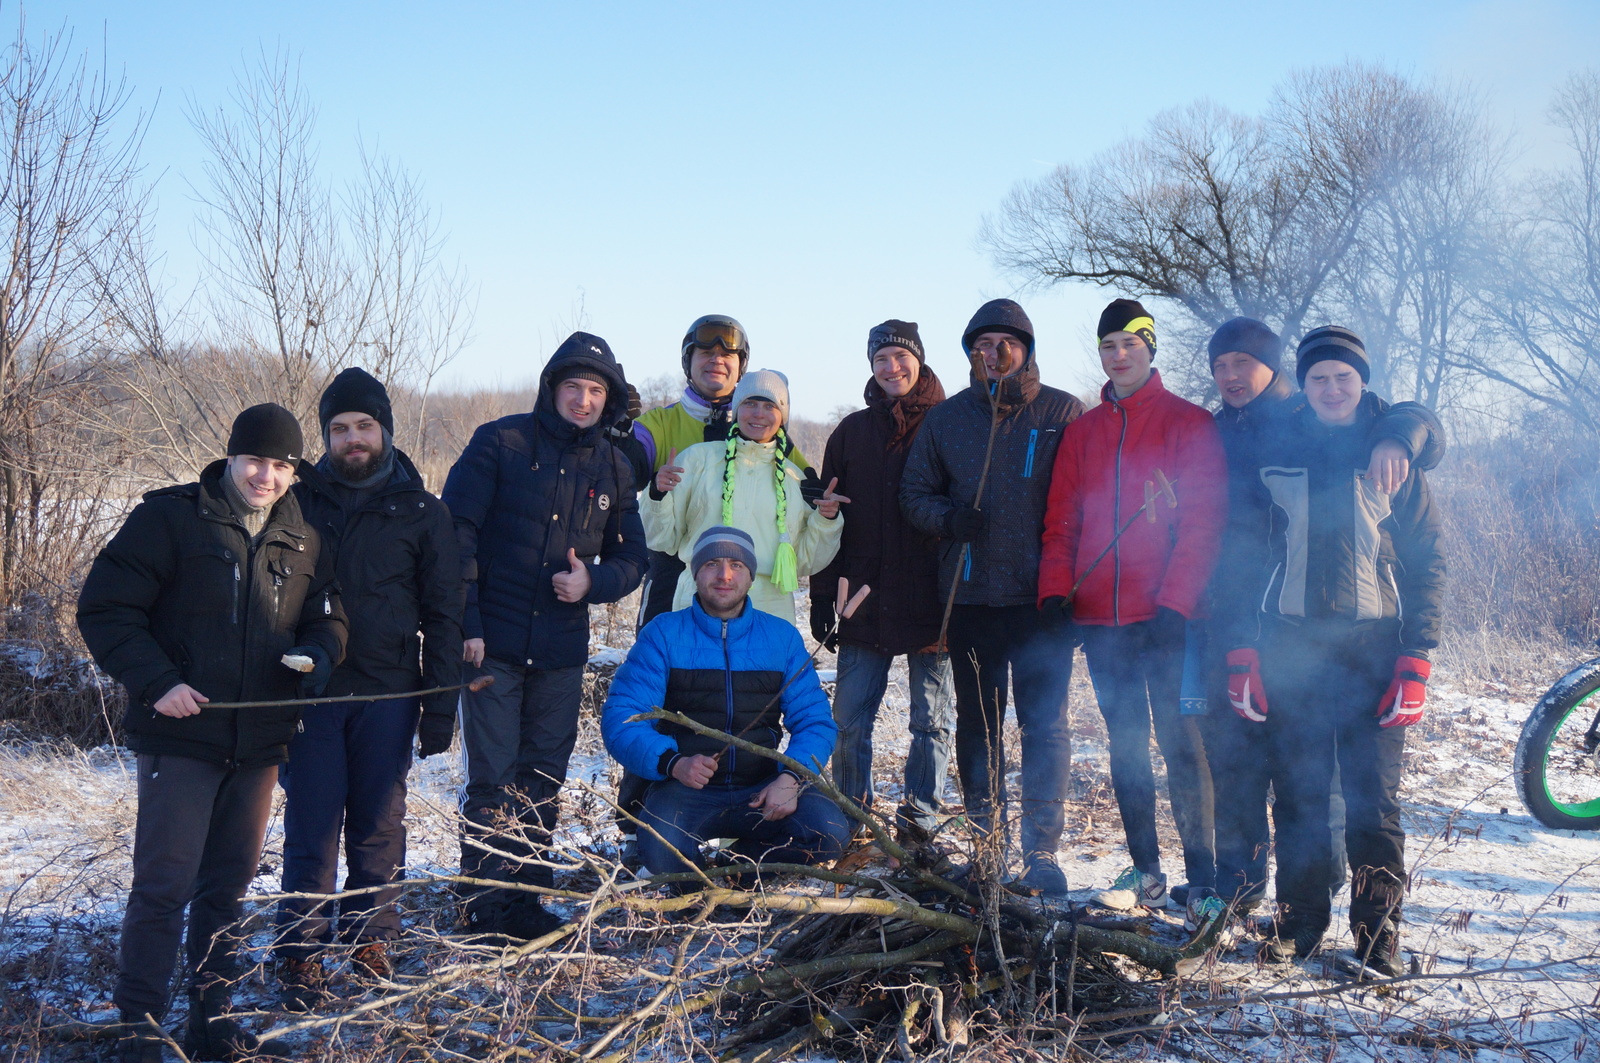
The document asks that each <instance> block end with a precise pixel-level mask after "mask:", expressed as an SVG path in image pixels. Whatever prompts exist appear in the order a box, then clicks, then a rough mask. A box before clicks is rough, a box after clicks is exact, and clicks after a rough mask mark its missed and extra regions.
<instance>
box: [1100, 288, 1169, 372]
mask: <svg viewBox="0 0 1600 1063" xmlns="http://www.w3.org/2000/svg"><path fill="white" fill-rule="evenodd" d="M1113 332H1131V333H1133V334H1134V335H1135V336H1138V337H1139V338H1140V339H1142V340H1144V345H1145V346H1146V347H1149V348H1150V357H1151V358H1154V357H1155V355H1156V322H1155V319H1154V318H1152V317H1151V316H1150V311H1148V310H1146V309H1145V308H1144V304H1142V303H1140V302H1139V300H1137V299H1113V300H1111V303H1110V305H1109V306H1107V307H1106V308H1105V309H1104V310H1102V311H1100V325H1099V327H1097V328H1096V329H1095V333H1094V335H1095V339H1098V340H1103V339H1105V338H1106V337H1107V336H1109V335H1111V334H1112V333H1113Z"/></svg>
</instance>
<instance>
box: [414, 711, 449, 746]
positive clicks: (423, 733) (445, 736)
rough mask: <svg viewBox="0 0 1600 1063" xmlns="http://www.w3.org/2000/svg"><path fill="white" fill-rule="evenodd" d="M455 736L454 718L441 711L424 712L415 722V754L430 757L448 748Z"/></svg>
mask: <svg viewBox="0 0 1600 1063" xmlns="http://www.w3.org/2000/svg"><path fill="white" fill-rule="evenodd" d="M455 736H456V718H455V716H454V715H453V714H447V713H443V712H425V713H423V714H422V719H421V720H420V721H419V722H418V723H417V755H418V756H419V757H431V756H433V755H434V754H436V753H443V752H444V751H445V750H447V749H449V748H450V743H451V742H452V741H454V739H455Z"/></svg>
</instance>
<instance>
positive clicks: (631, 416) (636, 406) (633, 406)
mask: <svg viewBox="0 0 1600 1063" xmlns="http://www.w3.org/2000/svg"><path fill="white" fill-rule="evenodd" d="M623 387H625V388H627V389H628V422H629V424H628V427H629V428H632V427H633V424H632V422H634V421H637V420H638V419H639V415H640V414H641V413H643V412H644V403H642V402H640V401H639V389H638V388H636V387H634V386H633V385H632V384H624V385H623Z"/></svg>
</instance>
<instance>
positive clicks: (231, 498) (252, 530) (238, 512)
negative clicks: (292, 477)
mask: <svg viewBox="0 0 1600 1063" xmlns="http://www.w3.org/2000/svg"><path fill="white" fill-rule="evenodd" d="M222 494H223V495H224V497H226V498H227V500H228V505H229V506H231V507H232V508H233V515H234V516H236V517H238V518H239V523H240V524H243V525H244V530H245V531H246V532H247V533H248V534H249V536H250V541H251V542H252V543H253V542H255V541H256V540H257V539H259V538H260V537H261V533H262V532H263V531H265V530H266V527H267V518H268V517H270V516H272V507H271V506H263V507H261V508H260V509H257V508H256V507H255V506H252V505H251V504H250V503H249V502H248V501H246V500H245V497H244V495H243V494H242V493H241V492H240V491H239V485H238V484H236V483H234V482H233V471H232V470H231V469H228V468H224V469H223V470H222Z"/></svg>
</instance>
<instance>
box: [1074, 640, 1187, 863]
mask: <svg viewBox="0 0 1600 1063" xmlns="http://www.w3.org/2000/svg"><path fill="white" fill-rule="evenodd" d="M1079 631H1080V632H1081V634H1082V636H1083V655H1084V657H1085V658H1086V659H1087V660H1088V662H1089V677H1090V679H1091V680H1093V682H1094V691H1095V699H1096V700H1097V701H1098V702H1099V703H1100V715H1101V716H1102V717H1104V718H1105V722H1106V733H1107V735H1108V736H1109V738H1110V744H1111V788H1112V790H1113V791H1114V792H1115V794H1116V797H1117V809H1118V811H1119V812H1120V813H1121V814H1122V830H1123V833H1124V835H1125V836H1126V837H1127V841H1128V854H1129V856H1130V857H1132V859H1133V866H1134V867H1136V868H1138V869H1139V870H1140V871H1144V872H1147V873H1151V874H1159V873H1160V871H1161V847H1160V843H1159V842H1158V841H1157V838H1156V781H1155V772H1154V770H1153V768H1152V766H1151V763H1150V728H1151V725H1152V724H1154V726H1155V732H1156V744H1157V745H1158V746H1160V747H1161V756H1162V759H1163V760H1165V761H1166V764H1167V796H1168V798H1169V799H1170V800H1171V802H1172V818H1173V819H1174V820H1176V821H1177V824H1178V837H1179V839H1180V840H1181V841H1182V843H1183V866H1184V871H1185V873H1186V875H1187V877H1188V881H1189V885H1190V886H1205V887H1210V886H1214V885H1215V884H1216V874H1217V871H1216V854H1215V851H1214V842H1213V835H1214V825H1213V821H1212V795H1211V773H1210V771H1209V770H1208V769H1207V767H1206V752H1205V741H1204V738H1203V737H1202V736H1201V733H1200V724H1199V721H1198V719H1197V718H1196V717H1193V716H1183V715H1180V714H1179V712H1178V696H1179V694H1180V692H1181V690H1182V685H1183V649H1184V642H1183V628H1182V626H1167V625H1162V624H1160V623H1159V622H1158V621H1155V620H1150V621H1144V622H1142V623H1137V624H1123V625H1121V626H1117V627H1111V626H1105V625H1095V624H1084V625H1081V626H1080V627H1079Z"/></svg>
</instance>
